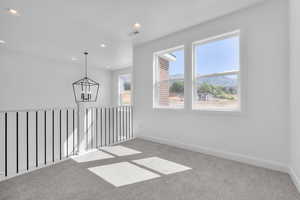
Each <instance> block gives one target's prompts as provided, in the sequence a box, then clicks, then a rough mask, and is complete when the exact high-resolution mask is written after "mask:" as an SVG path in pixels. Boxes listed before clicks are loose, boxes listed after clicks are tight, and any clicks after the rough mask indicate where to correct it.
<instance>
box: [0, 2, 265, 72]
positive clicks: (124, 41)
mask: <svg viewBox="0 0 300 200" xmlns="http://www.w3.org/2000/svg"><path fill="white" fill-rule="evenodd" d="M261 1H263V0H1V3H0V7H1V12H0V24H1V31H0V40H4V41H6V45H5V46H2V47H0V48H1V49H2V50H5V49H7V50H10V51H18V52H21V53H26V54H33V55H36V56H43V57H47V58H50V59H56V60H60V61H64V62H78V63H82V58H83V55H81V53H82V51H83V50H85V49H88V50H89V53H90V54H89V64H90V65H93V66H96V67H103V68H104V67H107V66H110V67H111V69H116V68H123V67H127V66H130V65H131V63H132V45H133V44H137V43H143V42H147V41H149V40H153V39H155V38H159V37H162V36H164V35H167V34H170V33H172V32H176V31H178V30H181V29H184V28H187V27H189V26H193V25H196V24H199V23H201V22H204V21H206V20H209V19H212V18H215V17H218V16H221V15H224V14H227V13H230V12H233V11H236V10H239V9H241V8H245V7H247V6H250V5H252V4H255V3H258V2H261ZM5 8H14V9H17V10H18V11H19V12H20V14H21V16H19V17H16V16H11V15H9V14H7V12H5ZM135 22H139V23H140V24H141V25H142V28H141V33H140V34H139V35H137V36H135V37H132V36H129V33H130V32H131V31H132V25H133V24H134V23H135ZM101 43H105V44H107V47H106V48H101V47H100V44H101ZM73 56H75V57H77V58H78V59H79V60H78V61H72V60H71V57H73Z"/></svg>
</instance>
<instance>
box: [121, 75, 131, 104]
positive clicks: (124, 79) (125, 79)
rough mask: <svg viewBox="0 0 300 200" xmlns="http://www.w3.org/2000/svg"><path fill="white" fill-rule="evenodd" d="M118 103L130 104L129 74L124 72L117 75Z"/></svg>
mask: <svg viewBox="0 0 300 200" xmlns="http://www.w3.org/2000/svg"><path fill="white" fill-rule="evenodd" d="M119 104H120V105H129V104H131V75H130V74H124V75H120V76H119Z"/></svg>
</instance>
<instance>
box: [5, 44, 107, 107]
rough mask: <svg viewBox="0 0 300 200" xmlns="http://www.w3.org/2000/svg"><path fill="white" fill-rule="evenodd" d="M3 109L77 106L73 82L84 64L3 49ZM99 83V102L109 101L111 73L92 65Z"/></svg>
mask: <svg viewBox="0 0 300 200" xmlns="http://www.w3.org/2000/svg"><path fill="white" fill-rule="evenodd" d="M0 66H1V67H0V85H1V87H0V94H1V95H0V96H1V98H0V110H8V109H29V108H30V109H31V108H44V107H48V108H51V107H65V106H68V107H70V106H75V105H76V104H75V101H74V95H73V88H72V83H73V82H74V81H76V80H78V79H80V78H82V77H83V75H84V66H83V64H82V65H79V64H70V63H60V62H57V61H54V60H49V59H46V58H40V57H35V56H32V55H24V54H22V53H19V52H12V51H10V50H9V49H8V48H5V47H1V48H0ZM89 76H90V77H91V78H92V79H94V80H96V81H98V82H100V98H99V101H98V104H101V105H108V104H110V97H111V94H110V91H111V88H110V83H111V74H110V71H108V70H101V69H95V68H89Z"/></svg>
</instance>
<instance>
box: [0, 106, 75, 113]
mask: <svg viewBox="0 0 300 200" xmlns="http://www.w3.org/2000/svg"><path fill="white" fill-rule="evenodd" d="M74 109H77V108H76V107H53V108H32V109H11V110H0V113H9V112H36V111H52V110H74Z"/></svg>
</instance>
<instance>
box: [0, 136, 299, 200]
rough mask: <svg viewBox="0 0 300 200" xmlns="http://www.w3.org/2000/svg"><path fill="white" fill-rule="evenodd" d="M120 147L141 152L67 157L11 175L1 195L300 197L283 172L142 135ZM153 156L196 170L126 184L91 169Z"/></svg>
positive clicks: (190, 199)
mask: <svg viewBox="0 0 300 200" xmlns="http://www.w3.org/2000/svg"><path fill="white" fill-rule="evenodd" d="M122 145H123V146H126V147H129V148H132V149H135V150H137V151H140V152H142V153H139V154H134V155H128V156H121V157H114V158H107V159H105V160H98V161H90V162H82V163H77V162H75V161H74V160H67V161H64V162H62V163H59V164H56V165H53V166H51V167H47V168H43V169H40V170H36V171H33V172H31V173H28V174H25V175H21V176H18V177H15V178H12V179H8V180H6V181H3V182H0V199H1V200H8V199H30V200H48V199H63V200H68V199H72V200H77V199H80V200H95V199H101V200H150V199H151V200H154V199H155V200H158V199H161V200H181V199H182V200H296V199H298V200H300V194H299V193H298V192H297V190H296V188H295V186H294V185H293V184H292V181H291V179H290V177H289V176H288V175H287V174H284V173H280V172H277V171H272V170H267V169H263V168H258V167H253V166H249V165H245V164H241V163H238V162H233V161H228V160H224V159H220V158H216V157H213V156H208V155H204V154H200V153H196V152H191V151H187V150H183V149H179V148H175V147H170V146H167V145H162V144H157V143H153V142H149V141H145V140H141V139H135V140H132V141H129V142H126V143H124V144H122ZM153 156H155V157H159V158H163V159H167V160H169V161H173V162H176V163H180V164H183V165H185V166H188V167H190V168H192V169H191V170H187V171H182V172H180V173H174V174H168V175H164V174H160V173H157V172H154V171H152V172H154V173H156V174H159V175H160V177H159V178H154V179H151V180H147V181H143V182H139V183H134V184H130V185H126V186H122V187H115V186H113V185H111V184H109V183H108V182H106V181H105V180H103V179H102V178H100V177H99V176H97V175H95V174H94V173H92V172H91V171H90V170H88V169H87V168H91V167H97V166H102V165H108V164H113V163H119V162H124V161H126V162H130V163H133V162H132V160H136V159H143V158H147V157H153ZM145 169H146V168H145ZM148 170H149V169H148ZM150 171H151V170H150ZM119 173H122V172H119Z"/></svg>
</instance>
